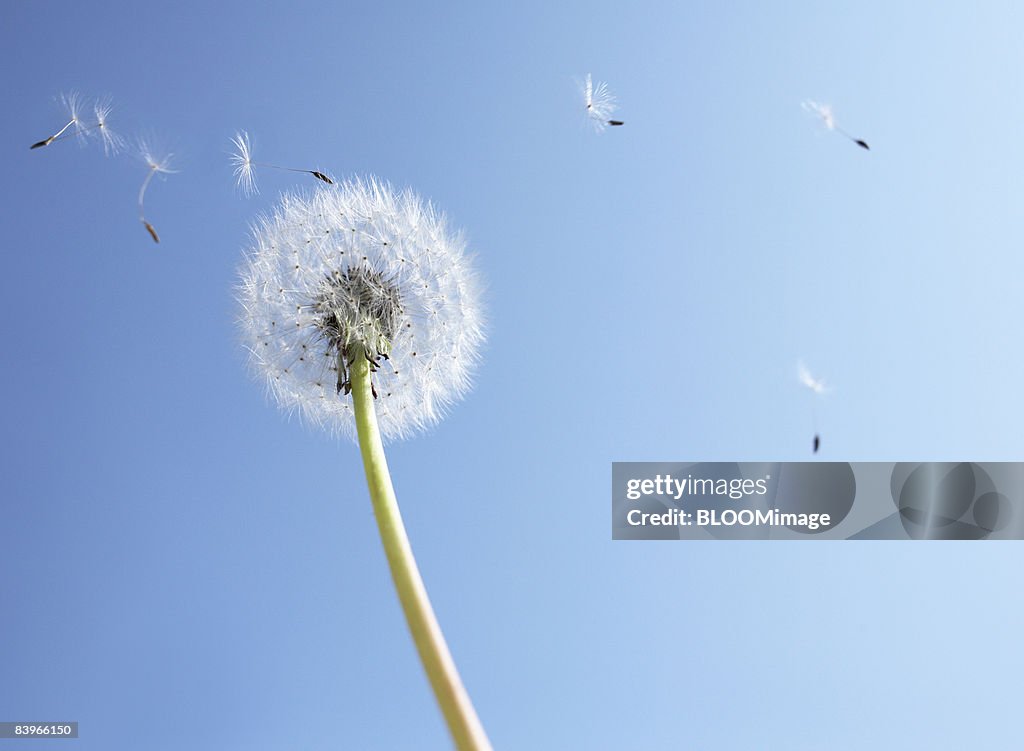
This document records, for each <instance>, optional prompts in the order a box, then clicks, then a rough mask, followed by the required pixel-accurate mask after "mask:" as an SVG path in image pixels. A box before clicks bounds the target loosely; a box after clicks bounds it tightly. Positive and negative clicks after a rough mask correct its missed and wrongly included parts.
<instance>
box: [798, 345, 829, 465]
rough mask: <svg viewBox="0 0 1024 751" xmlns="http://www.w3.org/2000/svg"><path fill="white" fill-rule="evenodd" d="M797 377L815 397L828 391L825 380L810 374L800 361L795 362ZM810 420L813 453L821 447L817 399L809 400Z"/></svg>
mask: <svg viewBox="0 0 1024 751" xmlns="http://www.w3.org/2000/svg"><path fill="white" fill-rule="evenodd" d="M797 378H799V379H800V384H801V385H802V386H803V387H804V388H806V389H808V390H809V391H811V392H812V393H813V394H814V395H815V397H819V396H822V395H823V394H824V393H825V392H826V391H828V387H827V386H826V385H825V382H824V381H822V380H820V379H817V378H815V377H814V376H812V375H811V372H810V371H809V370H808V369H807V367H806V366H805V365H804V364H803V363H802V362H800V363H797ZM811 422H812V423H813V425H814V441H813V450H814V453H815V454H817V453H818V449H819V448H821V435H820V434H819V433H818V409H817V400H815V401H812V402H811Z"/></svg>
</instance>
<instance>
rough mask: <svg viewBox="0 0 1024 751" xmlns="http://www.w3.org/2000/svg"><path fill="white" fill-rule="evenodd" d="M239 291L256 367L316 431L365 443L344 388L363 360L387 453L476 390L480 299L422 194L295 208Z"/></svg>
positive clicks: (375, 185) (270, 221) (248, 265)
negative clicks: (370, 369)
mask: <svg viewBox="0 0 1024 751" xmlns="http://www.w3.org/2000/svg"><path fill="white" fill-rule="evenodd" d="M237 145H238V144H237V143H236V146H237ZM240 277H241V279H240V283H239V286H238V300H239V303H240V306H241V314H240V326H241V330H242V336H243V340H244V343H245V346H246V348H247V349H248V351H249V362H250V365H251V367H252V369H253V371H254V372H255V373H256V375H257V376H258V377H259V378H260V379H261V380H263V381H264V382H265V383H266V385H267V387H268V391H269V392H270V393H271V394H273V396H274V398H275V399H276V401H277V402H278V403H279V404H280V406H281V407H282V408H283V409H285V410H286V411H288V412H298V413H299V414H301V415H302V417H303V418H304V419H305V420H306V421H308V422H309V423H311V424H313V425H317V426H321V427H324V428H327V429H328V430H330V431H331V432H332V433H334V434H337V435H344V436H347V437H350V438H353V439H354V438H355V435H356V429H355V417H354V413H353V411H352V399H351V397H350V396H349V395H348V394H347V390H346V389H345V388H343V386H344V385H345V384H346V381H347V373H346V370H347V368H348V366H349V365H350V364H351V362H352V361H353V358H354V357H356V356H358V355H359V354H360V353H361V354H362V355H363V356H365V357H366V359H367V360H370V361H371V362H375V364H376V372H374V373H373V374H372V375H371V382H372V383H373V385H374V390H375V391H376V393H377V395H378V399H377V400H376V401H375V407H376V410H377V417H378V422H379V425H380V430H381V433H382V435H383V436H384V437H385V438H387V439H395V438H405V437H408V436H410V435H412V434H415V433H417V432H420V431H422V430H425V429H427V428H429V427H431V426H432V425H434V424H436V423H437V422H438V421H439V420H440V419H441V418H442V417H443V416H444V414H445V413H446V412H447V410H448V409H449V408H450V407H451V406H452V405H453V404H454V403H455V402H457V401H459V400H460V399H461V398H462V397H463V396H464V395H465V394H466V393H467V392H468V390H469V388H470V385H471V378H472V375H473V373H474V371H475V369H476V366H477V364H478V362H479V359H480V348H481V346H482V345H483V341H484V322H483V313H482V306H481V293H480V285H479V282H478V280H477V276H476V274H475V272H474V271H473V269H472V265H471V263H470V258H469V256H467V254H466V251H465V241H464V240H463V238H462V237H461V235H459V234H457V233H454V232H452V231H451V230H450V228H449V226H448V223H447V220H446V219H445V217H444V216H443V215H442V214H440V213H439V212H437V211H436V210H435V209H434V208H433V207H432V206H431V205H430V204H429V203H426V202H424V201H422V200H421V199H420V198H419V197H418V196H417V195H416V194H415V193H412V192H410V191H401V192H399V191H395V190H394V189H393V188H392V187H391V186H390V185H389V184H387V183H385V182H382V181H380V180H378V179H376V178H373V177H370V178H367V179H353V180H347V181H344V182H341V183H338V184H334V185H322V186H318V187H317V188H316V189H315V190H313V191H312V192H305V193H293V194H286V195H285V196H284V197H283V198H282V199H281V201H280V203H279V204H278V205H277V207H276V208H275V209H274V211H273V212H272V213H271V214H270V215H269V216H266V217H263V218H262V219H260V220H259V221H258V223H257V224H256V226H254V228H253V230H252V246H251V247H250V249H249V251H248V253H247V254H246V259H245V261H244V262H243V265H242V268H241V269H240Z"/></svg>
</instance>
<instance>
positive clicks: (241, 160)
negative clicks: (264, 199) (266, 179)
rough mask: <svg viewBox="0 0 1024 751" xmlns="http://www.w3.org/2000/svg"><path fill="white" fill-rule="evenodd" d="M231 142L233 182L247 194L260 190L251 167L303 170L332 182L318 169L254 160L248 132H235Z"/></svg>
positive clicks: (324, 181)
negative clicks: (233, 148) (282, 165)
mask: <svg viewBox="0 0 1024 751" xmlns="http://www.w3.org/2000/svg"><path fill="white" fill-rule="evenodd" d="M231 143H232V145H233V146H234V147H235V152H234V153H233V154H232V155H231V163H232V164H233V165H234V166H235V182H236V184H237V185H238V187H240V188H241V189H242V192H243V193H245V195H247V196H251V195H252V194H253V193H259V192H260V191H259V188H257V187H256V176H255V174H254V172H253V167H269V168H271V169H279V170H285V171H287V172H305V173H306V174H307V175H312V176H313V177H315V178H316V179H317V180H319V181H320V182H323V183H327V184H328V185H333V184H334V180H332V179H331V178H330V177H328V176H327V175H325V174H324V173H323V172H320V171H318V170H311V169H298V168H296V167H279V166H278V165H276V164H267V163H266V162H254V161H253V159H252V144H251V143H250V141H249V134H248V133H246V132H245V131H244V130H243V131H239V132H238V133H235V135H234V137H233V138H232V139H231Z"/></svg>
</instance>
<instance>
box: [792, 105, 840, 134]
mask: <svg viewBox="0 0 1024 751" xmlns="http://www.w3.org/2000/svg"><path fill="white" fill-rule="evenodd" d="M800 106H801V107H803V108H804V110H805V111H806V112H810V113H811V114H812V115H814V116H815V117H817V118H818V119H819V120H821V121H822V122H823V123H824V124H825V127H826V128H828V129H829V130H835V127H836V117H835V115H834V114H833V112H832V107H831V106H829V105H827V104H818V103H817V102H815V101H813V100H811V99H807V100H806V101H804V102H801V103H800Z"/></svg>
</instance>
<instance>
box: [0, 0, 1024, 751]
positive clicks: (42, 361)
mask: <svg viewBox="0 0 1024 751" xmlns="http://www.w3.org/2000/svg"><path fill="white" fill-rule="evenodd" d="M769 6H770V7H769ZM3 16H4V19H3V22H2V24H0V60H2V83H3V91H4V117H3V118H2V119H0V145H2V148H3V153H4V158H3V160H4V170H3V173H2V176H0V185H2V188H0V190H2V197H3V201H2V207H3V211H2V216H3V239H4V241H3V249H2V252H3V256H4V260H3V276H2V282H0V286H2V290H3V292H2V294H0V315H2V316H3V319H4V320H5V322H6V326H5V327H4V341H3V355H2V357H3V367H2V370H0V382H2V386H3V394H4V395H5V398H4V419H3V421H2V422H0V440H2V451H0V500H2V506H0V514H2V515H0V720H4V721H16V720H77V721H79V722H80V723H81V725H80V733H81V739H80V740H78V741H35V742H33V743H32V744H31V745H32V746H33V748H34V749H46V748H60V749H66V748H71V747H75V748H80V749H104V750H106V751H117V750H119V749H138V748H147V749H155V750H162V749H167V750H174V751H178V750H179V749H184V748H188V749H226V748H239V749H247V751H261V750H263V749H268V750H269V749H283V748H302V749H446V748H449V741H448V736H447V732H446V730H445V728H444V726H443V723H442V720H441V717H440V714H439V712H438V711H437V709H436V706H435V703H434V699H433V697H432V695H431V694H430V692H429V689H428V686H427V683H426V680H425V678H424V676H423V673H422V669H421V668H420V665H419V663H418V661H417V659H416V656H415V653H414V650H413V647H412V643H411V640H410V638H409V636H408V634H407V631H406V626H405V623H404V621H403V618H402V615H401V612H400V610H399V606H398V603H397V598H396V596H395V594H394V592H393V589H392V586H391V582H390V577H389V574H388V571H387V567H386V563H385V560H384V556H383V554H382V550H381V547H380V543H379V541H378V538H377V532H376V527H375V525H374V521H373V516H372V512H371V509H370V503H369V499H368V496H367V492H366V488H365V484H364V479H363V476H362V468H361V464H360V461H359V456H358V452H357V449H356V448H355V446H354V445H352V444H349V443H345V442H341V441H339V440H334V439H331V438H329V437H328V436H326V435H324V434H321V433H318V432H316V431H314V430H312V429H310V428H307V427H306V426H304V425H303V424H301V423H300V422H299V421H297V420H294V419H292V420H289V419H288V418H286V417H285V416H284V415H283V414H282V413H281V412H280V411H279V410H278V409H277V408H276V406H274V405H273V404H271V403H270V402H269V401H268V400H267V398H266V397H265V396H264V394H263V391H262V386H261V385H260V384H258V383H256V382H255V381H254V380H253V379H252V378H251V377H250V376H249V374H248V373H247V372H246V368H245V354H244V352H243V350H242V347H241V346H240V344H239V339H238V334H237V329H236V326H235V323H234V321H235V317H236V314H237V311H236V308H235V304H234V301H233V291H232V287H233V285H234V284H235V281H236V278H237V268H238V265H239V262H240V260H241V257H242V252H243V250H244V249H245V248H246V247H247V243H248V231H249V226H250V223H251V222H252V221H253V220H254V219H255V218H256V217H257V216H258V215H260V213H261V212H267V211H268V210H270V209H271V208H272V206H273V205H274V203H275V201H276V200H277V197H278V196H279V194H280V193H281V192H282V191H286V190H290V189H294V188H298V187H307V186H308V187H312V186H311V185H310V182H311V181H312V178H309V177H308V176H303V175H298V174H292V173H284V172H276V171H269V170H263V171H262V172H259V173H258V180H259V182H260V187H261V189H262V192H261V194H260V195H258V196H254V197H252V198H245V197H244V196H242V195H241V194H240V193H239V191H238V190H237V189H236V188H235V186H234V183H233V177H232V171H231V165H230V162H229V154H230V151H231V146H230V143H229V138H230V137H231V136H232V135H233V134H234V133H235V131H236V130H239V129H245V130H248V131H249V133H250V135H251V136H252V139H253V144H254V148H255V157H256V158H257V159H258V160H264V161H269V162H274V163H277V164H284V165H289V166H296V167H308V168H316V169H321V170H324V171H329V172H331V173H332V174H334V175H335V176H339V177H344V176H347V175H356V174H359V175H365V174H370V173H372V174H376V175H378V176H380V177H382V178H385V179H387V180H390V181H392V182H393V183H394V184H395V185H397V186H409V187H412V188H414V189H415V190H417V191H419V192H420V193H421V194H422V195H423V196H425V197H427V198H429V199H431V200H432V201H434V202H435V203H436V204H437V205H438V206H440V207H441V208H443V209H444V210H445V211H446V212H447V213H448V215H449V217H450V218H451V220H452V222H453V224H454V225H456V226H458V227H461V228H464V229H465V231H466V233H467V235H468V238H469V242H470V247H471V248H472V249H473V250H474V251H475V252H476V253H477V254H478V265H479V269H480V271H481V273H482V275H483V276H484V277H485V279H486V280H487V283H488V293H487V305H488V317H489V321H490V326H489V332H490V334H489V339H488V344H487V349H486V352H485V355H484V360H483V365H482V367H481V368H480V370H479V374H478V377H477V380H476V386H475V389H474V390H473V392H472V393H471V394H470V396H469V397H468V399H467V400H466V401H464V402H463V403H461V404H459V405H458V406H457V407H456V408H455V409H454V410H453V412H452V414H451V415H450V417H449V418H448V419H446V420H445V421H444V422H443V423H441V425H440V426H438V427H437V428H436V429H434V430H433V431H432V432H431V433H430V434H428V435H424V436H420V437H417V438H414V439H412V440H409V441H406V442H403V443H397V444H392V445H391V446H390V447H389V455H390V461H391V466H392V470H393V473H394V478H395V483H396V487H397V492H398V496H399V501H400V503H401V504H402V508H403V511H404V514H405V517H406V522H407V524H408V527H409V532H410V536H411V538H412V541H413V545H414V548H415V550H416V551H417V555H418V559H419V562H420V566H421V568H422V571H423V574H424V576H425V578H426V581H427V585H428V588H429V590H430V592H431V595H432V597H433V600H434V605H435V608H436V610H437V611H438V615H439V617H440V620H441V622H442V625H443V627H444V628H445V631H446V634H447V636H448V639H449V642H450V645H451V647H452V650H453V652H454V655H455V658H456V661H457V662H458V664H459V666H460V669H461V671H462V674H463V678H464V680H465V682H466V684H467V686H468V688H469V690H470V692H471V694H472V696H473V699H474V701H475V703H476V706H477V709H478V711H479V713H480V716H481V718H482V720H483V722H484V724H485V726H486V728H487V730H488V732H489V734H490V737H491V739H492V741H493V743H494V745H495V747H496V748H498V749H531V750H536V749H558V750H564V749H588V750H589V749H595V750H600V749H690V748H692V749H744V750H745V749H783V750H789V749H807V750H808V751H810V750H812V749H822V748H829V749H836V750H840V749H851V750H852V749H863V748H878V749H916V748H928V749H962V748H979V749H1008V748H1016V747H1017V746H1018V745H1019V742H1020V736H1019V722H1018V721H1017V720H1015V719H1013V718H1014V717H1015V716H1016V714H1017V713H1018V712H1019V686H1020V678H1021V671H1022V668H1024V657H1022V651H1021V640H1020V634H1021V633H1022V628H1024V617H1022V612H1024V611H1022V608H1021V600H1020V571H1021V560H1022V548H1021V546H1020V544H1017V543H1009V544H995V543H982V544H967V543H955V544H939V543H885V544H883V543H849V542H846V543H798V544H786V543H779V542H774V543H758V544H754V543H739V544H735V543H733V544H730V543H722V542H712V543H700V544H696V543H682V542H675V543H655V542H645V543H623V542H618V543H613V542H612V540H611V532H610V527H611V525H610V503H609V480H610V476H611V467H610V463H611V462H612V461H627V460H632V461H644V460H650V461H672V460H678V461H696V460H736V461H773V460H774V461H778V460H805V459H810V458H811V448H810V447H811V438H812V433H813V429H812V426H811V422H812V417H811V404H812V395H811V394H809V393H808V392H807V391H806V390H803V389H801V387H800V386H799V384H798V382H797V379H796V363H797V361H798V360H799V359H801V358H803V359H804V361H805V362H806V363H807V364H808V366H809V367H810V368H811V370H812V371H813V372H814V373H815V374H816V375H818V376H819V377H821V378H823V379H825V380H826V381H828V382H829V384H830V385H831V386H832V387H833V388H832V391H831V392H830V393H829V394H827V395H826V396H825V397H824V398H822V399H820V400H819V404H818V415H817V418H818V423H819V424H818V427H819V428H820V431H821V435H822V450H821V453H820V454H819V456H820V458H821V459H824V460H840V461H847V460H880V461H897V460H908V461H911V460H967V459H971V460H1020V459H1022V458H1024V456H1022V453H1024V452H1022V449H1024V435H1022V432H1021V430H1020V422H1021V415H1022V414H1024V398H1022V391H1021V387H1020V384H1021V383H1022V381H1024V358H1022V355H1021V353H1022V346H1021V341H1020V336H1019V331H1020V321H1021V320H1022V317H1024V297H1022V295H1021V293H1020V284H1021V282H1020V280H1021V278H1022V276H1024V261H1022V253H1021V248H1022V239H1024V237H1022V235H1024V222H1022V213H1021V211H1020V204H1021V199H1022V192H1024V186H1022V178H1021V173H1022V167H1024V153H1022V152H1024V138H1022V137H1021V133H1020V129H1021V123H1022V122H1024V104H1022V102H1024V97H1022V93H1024V92H1022V84H1021V80H1022V79H1021V71H1022V70H1024V47H1022V46H1021V39H1022V38H1024V10H1022V9H1021V6H1020V5H1019V4H1018V3H1014V2H1003V3H998V2H986V3H940V4H936V3H931V2H908V3H897V4H893V3H887V2H874V1H864V0H860V1H858V2H856V3H852V2H850V3H828V4H822V3H796V2H792V3H785V4H762V3H756V2H745V3H729V4H723V6H722V7H717V6H715V7H712V4H710V3H706V4H685V5H684V4H681V3H664V4H640V5H636V4H630V3H624V2H597V3H594V2H588V3H579V2H567V3H559V4H550V3H541V2H523V3H514V4H513V3H506V4H503V5H495V4H490V3H484V4H481V3H459V4H446V3H429V4H423V3H373V2H363V3H331V2H297V3H291V4H289V5H288V6H287V7H286V6H285V5H284V4H276V5H271V6H263V5H259V4H254V3H249V2H247V3H242V2H234V1H230V0H229V1H228V2H224V3H218V4H215V7H211V6H209V5H207V4H205V3H196V2H178V3H138V2H102V3H81V2H74V3H72V2H66V1H64V0H60V1H59V2H53V3H47V4H40V3H29V2H22V1H18V2H8V3H6V4H5V6H4V13H3ZM587 73H592V74H593V76H594V78H595V79H596V80H600V81H607V82H608V84H609V87H610V88H611V90H612V91H613V92H614V93H615V94H616V95H617V96H618V98H619V102H620V105H621V107H620V110H619V111H618V113H617V114H618V115H619V116H621V118H622V119H623V120H625V121H626V124H625V126H623V127H621V128H614V129H610V130H608V131H606V132H604V133H599V134H596V133H594V132H592V131H591V130H590V129H589V128H588V126H587V124H586V123H585V121H584V113H583V109H582V105H581V100H580V95H579V92H578V90H577V88H576V84H575V79H581V78H582V77H584V76H585V75H586V74H587ZM68 91H78V92H80V93H81V94H82V95H84V96H90V97H91V96H96V95H104V94H107V95H111V96H112V97H113V102H114V105H115V110H114V112H113V114H112V116H111V120H110V124H111V126H112V127H114V128H115V129H117V130H119V132H121V133H123V134H124V135H126V136H129V137H135V136H138V135H146V136H149V137H150V138H151V139H153V140H154V141H155V142H157V143H159V144H163V146H164V147H165V148H166V150H167V151H170V152H173V154H174V161H175V166H176V167H177V168H178V169H179V170H180V172H179V173H178V174H174V175H170V176H168V177H167V178H166V179H165V180H161V179H156V180H154V181H153V183H152V184H151V186H150V188H149V191H148V193H147V201H146V203H147V214H148V217H149V219H150V221H152V223H153V224H154V225H155V226H156V228H157V229H158V231H159V232H160V235H161V239H162V242H161V243H160V245H155V244H153V243H152V241H151V240H150V238H149V236H148V235H147V234H146V232H145V230H144V229H143V227H142V226H141V225H140V224H139V222H138V219H137V217H136V209H135V199H136V193H137V191H138V188H139V185H140V184H141V182H142V179H143V177H144V176H145V174H146V168H145V166H144V165H143V164H142V163H141V162H139V161H138V160H137V159H133V158H132V157H131V156H124V155H122V156H119V157H105V156H104V154H103V152H102V149H101V148H99V147H98V144H96V143H93V144H91V145H88V146H86V147H79V146H77V145H76V144H74V143H73V142H61V143H55V144H53V145H51V146H49V147H47V148H44V149H38V150H35V151H29V149H28V146H29V145H30V144H32V143H33V142H35V141H37V140H39V139H41V138H44V137H45V136H47V135H48V134H50V133H52V132H53V131H54V130H55V129H56V128H58V127H60V126H61V125H62V124H63V123H64V119H63V112H62V111H61V109H60V108H59V106H58V105H57V104H56V103H55V96H56V95H58V94H59V93H60V92H68ZM804 99H815V100H817V101H820V102H827V103H830V104H832V105H833V107H834V109H835V112H836V116H837V118H838V121H839V124H840V125H841V126H843V127H844V128H846V129H847V130H849V131H850V132H851V133H852V134H854V135H855V136H856V137H859V138H863V139H865V140H867V141H868V142H869V143H870V144H871V151H870V152H867V151H864V150H862V149H860V148H858V147H856V146H855V145H853V144H852V143H850V142H849V141H846V140H845V139H843V138H842V137H841V136H839V135H838V134H837V133H834V132H828V131H826V130H825V129H824V128H823V127H822V126H821V124H820V123H819V122H817V121H815V120H814V119H813V118H812V117H811V116H810V115H808V114H807V113H806V112H804V111H802V110H801V108H800V103H801V101H803V100H804ZM20 743H21V742H20V741H17V742H16V741H0V746H2V747H4V748H6V747H7V746H11V747H14V746H16V745H17V746H18V747H19V748H20V745H18V744H20Z"/></svg>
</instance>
